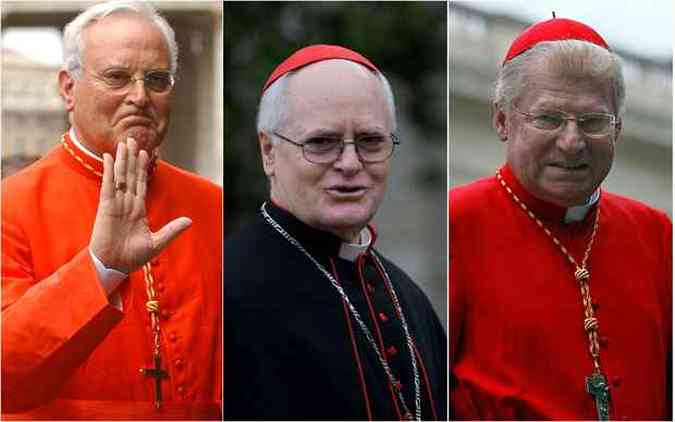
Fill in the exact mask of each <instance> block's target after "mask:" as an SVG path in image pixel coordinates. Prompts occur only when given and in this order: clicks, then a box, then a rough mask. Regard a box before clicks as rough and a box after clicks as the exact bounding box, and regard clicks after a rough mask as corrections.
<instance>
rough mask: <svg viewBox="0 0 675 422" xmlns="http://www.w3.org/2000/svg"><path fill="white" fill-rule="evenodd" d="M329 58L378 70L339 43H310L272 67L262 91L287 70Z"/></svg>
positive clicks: (368, 61)
mask: <svg viewBox="0 0 675 422" xmlns="http://www.w3.org/2000/svg"><path fill="white" fill-rule="evenodd" d="M331 59H343V60H351V61H353V62H356V63H359V64H362V65H363V66H365V67H367V68H368V69H371V70H373V71H375V72H379V70H378V69H377V68H376V67H375V65H374V64H372V63H371V62H370V60H368V59H366V58H365V57H363V56H362V55H360V54H359V53H357V52H355V51H352V50H350V49H348V48H344V47H340V46H339V45H327V44H316V45H310V46H309V47H305V48H301V49H300V50H298V51H296V52H295V53H293V54H291V56H290V57H289V58H287V59H286V60H284V61H283V62H282V63H281V64H280V65H279V66H277V68H276V69H274V72H272V74H271V75H270V77H269V78H268V79H267V82H265V86H264V87H263V90H262V92H265V90H266V89H267V88H269V86H270V85H272V83H273V82H274V81H276V80H277V79H279V78H280V77H282V76H283V75H285V74H286V73H288V72H291V71H293V70H298V69H300V68H301V67H303V66H307V65H308V64H311V63H316V62H320V61H323V60H331Z"/></svg>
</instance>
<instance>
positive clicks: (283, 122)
mask: <svg viewBox="0 0 675 422" xmlns="http://www.w3.org/2000/svg"><path fill="white" fill-rule="evenodd" d="M395 130H396V118H395V109H394V101H393V95H392V93H391V87H390V86H389V83H388V82H387V81H386V79H385V78H384V76H383V75H382V74H381V73H380V72H379V70H378V69H377V68H376V67H375V66H374V65H373V64H372V63H371V62H370V61H368V60H367V59H366V58H365V57H363V56H361V55H360V54H358V53H356V52H354V51H351V50H348V49H345V48H342V47H338V46H328V45H314V46H310V47H306V48H303V49H301V50H299V51H297V52H296V53H294V54H293V55H292V56H290V57H289V58H288V59H286V60H285V61H284V62H283V63H282V64H281V65H279V67H277V69H276V70H275V71H274V72H273V73H272V75H271V76H270V78H269V79H268V81H267V83H266V84H265V86H264V89H263V95H262V99H261V101H260V110H259V114H258V138H259V143H260V150H261V155H262V161H263V168H264V170H265V173H266V175H267V177H268V179H269V182H270V200H268V201H267V202H265V203H264V204H263V205H262V206H261V208H260V215H259V218H258V219H257V221H255V222H254V223H253V224H252V225H250V226H248V227H246V228H244V229H243V230H241V231H240V232H238V233H236V234H234V235H233V236H231V237H229V238H228V239H226V241H225V244H224V255H225V265H224V269H225V275H224V283H225V284H224V286H225V288H224V291H225V301H224V307H225V318H224V320H225V322H224V329H225V333H224V335H225V337H224V340H225V347H224V352H225V368H224V374H225V388H224V390H225V392H224V412H225V419H226V420H227V419H257V420H262V419H294V420H299V419H309V420H326V419H331V420H412V419H414V420H421V419H425V420H438V419H446V418H447V414H446V394H447V392H446V384H447V355H446V350H447V341H446V335H445V333H444V331H443V328H442V327H441V324H440V322H439V320H438V317H437V316H436V314H435V313H434V311H433V309H432V307H431V304H430V303H429V301H428V299H427V298H426V296H425V295H424V293H423V292H422V291H421V290H420V288H419V287H418V286H417V285H416V284H415V283H414V282H413V281H412V280H411V279H410V278H409V277H408V276H407V275H406V274H405V273H404V272H403V271H402V270H401V269H400V268H398V267H397V266H395V265H394V264H392V263H391V262H390V261H388V260H387V259H386V258H384V257H383V256H382V255H381V254H380V253H379V252H377V251H376V250H375V249H374V244H375V241H376V238H377V235H376V233H375V230H374V229H373V228H372V226H369V225H368V222H369V221H370V220H371V219H372V217H373V216H374V214H375V212H376V210H377V207H378V206H379V204H380V202H381V200H382V198H383V196H384V193H385V191H386V185H387V177H388V174H389V165H390V157H391V155H392V154H393V152H394V147H395V145H396V144H397V143H398V141H397V138H396V136H395V135H394V131H395Z"/></svg>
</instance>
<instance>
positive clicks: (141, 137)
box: [121, 127, 161, 153]
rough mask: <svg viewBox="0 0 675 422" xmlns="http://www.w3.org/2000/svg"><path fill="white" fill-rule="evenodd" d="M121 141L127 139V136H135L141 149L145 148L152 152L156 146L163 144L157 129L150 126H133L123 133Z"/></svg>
mask: <svg viewBox="0 0 675 422" xmlns="http://www.w3.org/2000/svg"><path fill="white" fill-rule="evenodd" d="M121 138H122V139H121V141H122V142H123V141H126V140H127V138H134V140H135V141H136V143H137V144H138V148H139V149H143V150H145V151H146V152H148V153H152V150H154V149H155V148H156V147H158V146H159V145H160V144H161V138H160V136H159V135H158V133H157V132H156V131H155V130H152V129H148V128H144V127H141V128H131V129H130V130H127V131H125V132H124V133H123V134H122V137H121Z"/></svg>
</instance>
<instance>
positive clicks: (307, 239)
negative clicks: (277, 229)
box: [266, 200, 377, 262]
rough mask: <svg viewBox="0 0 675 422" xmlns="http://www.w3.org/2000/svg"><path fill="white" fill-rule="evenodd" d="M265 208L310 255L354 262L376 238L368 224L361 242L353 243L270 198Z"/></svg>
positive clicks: (373, 230)
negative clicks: (311, 222) (295, 213)
mask: <svg viewBox="0 0 675 422" xmlns="http://www.w3.org/2000/svg"><path fill="white" fill-rule="evenodd" d="M266 209H267V212H268V213H269V215H270V216H271V217H272V218H273V219H274V220H275V221H276V222H277V223H279V224H280V225H281V226H282V227H283V228H284V230H286V231H287V232H288V233H289V234H290V235H291V236H293V237H294V238H296V239H297V240H298V242H300V244H302V246H303V247H304V248H305V249H306V250H307V252H309V253H310V254H312V256H316V257H319V256H324V257H326V256H328V257H339V258H342V259H344V260H347V261H352V262H355V261H356V259H357V258H358V257H359V256H361V255H363V254H365V253H367V252H368V251H369V250H370V248H372V246H373V245H374V244H375V240H376V239H377V234H376V232H375V229H374V228H373V227H372V226H371V225H370V224H369V225H368V226H367V227H365V228H364V229H363V230H362V231H361V242H360V243H359V244H353V243H348V242H345V241H343V240H342V239H341V238H339V237H338V236H336V235H334V234H333V233H330V232H326V231H323V230H319V229H315V228H314V227H311V226H309V225H307V224H305V223H303V222H302V221H300V220H299V219H298V218H297V217H295V216H294V215H293V214H291V213H290V212H288V211H286V210H285V209H283V208H281V207H279V206H278V205H276V204H275V203H274V202H273V201H271V200H270V201H267V205H266Z"/></svg>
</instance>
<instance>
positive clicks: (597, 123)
mask: <svg viewBox="0 0 675 422" xmlns="http://www.w3.org/2000/svg"><path fill="white" fill-rule="evenodd" d="M513 109H514V110H516V111H517V112H518V113H520V114H522V115H523V116H525V117H527V119H528V121H529V122H530V123H532V126H534V127H536V128H537V129H541V130H547V131H551V132H553V131H557V130H560V129H562V128H563V127H564V126H565V125H566V124H567V122H568V121H570V120H574V121H575V122H577V126H578V127H579V129H580V130H581V132H583V134H584V135H586V136H588V137H589V138H604V137H605V136H608V135H610V134H612V133H613V131H614V128H615V127H616V124H617V118H616V116H614V115H613V114H607V113H585V114H580V115H576V116H571V115H569V114H567V113H563V112H561V111H539V112H536V113H525V112H524V111H520V110H518V108H517V107H516V106H513Z"/></svg>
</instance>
